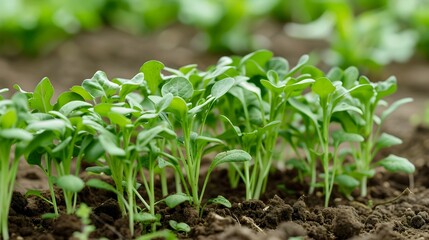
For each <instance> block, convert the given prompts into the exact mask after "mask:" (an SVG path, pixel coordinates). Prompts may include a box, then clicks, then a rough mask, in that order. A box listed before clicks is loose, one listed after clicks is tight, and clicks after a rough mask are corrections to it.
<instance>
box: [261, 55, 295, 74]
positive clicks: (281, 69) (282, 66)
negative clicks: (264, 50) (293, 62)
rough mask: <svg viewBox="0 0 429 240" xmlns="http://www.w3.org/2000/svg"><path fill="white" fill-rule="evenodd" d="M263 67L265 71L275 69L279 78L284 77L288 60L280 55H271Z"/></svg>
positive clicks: (287, 69)
mask: <svg viewBox="0 0 429 240" xmlns="http://www.w3.org/2000/svg"><path fill="white" fill-rule="evenodd" d="M265 68H266V70H267V71H270V70H273V71H275V72H276V73H277V74H278V75H279V76H280V78H284V77H285V76H286V74H287V73H288V71H289V62H288V61H287V60H286V59H284V58H282V57H273V58H271V59H270V60H269V61H268V62H267V64H266V66H265Z"/></svg>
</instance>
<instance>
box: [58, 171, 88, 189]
mask: <svg viewBox="0 0 429 240" xmlns="http://www.w3.org/2000/svg"><path fill="white" fill-rule="evenodd" d="M57 186H58V187H60V188H61V189H63V190H65V191H70V192H73V193H77V192H80V191H81V190H82V189H83V188H84V187H85V183H84V182H83V180H82V179H80V178H79V177H77V176H75V175H65V176H61V177H59V178H58V179H57Z"/></svg>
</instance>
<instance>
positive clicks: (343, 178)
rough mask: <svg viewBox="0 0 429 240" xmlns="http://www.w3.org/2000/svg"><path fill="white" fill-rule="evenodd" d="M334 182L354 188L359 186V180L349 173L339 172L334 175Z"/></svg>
mask: <svg viewBox="0 0 429 240" xmlns="http://www.w3.org/2000/svg"><path fill="white" fill-rule="evenodd" d="M335 183H336V184H338V185H339V186H341V187H344V188H348V189H354V188H356V187H358V186H359V184H360V183H359V181H358V180H356V179H355V178H354V177H351V176H349V175H345V174H341V175H338V176H335Z"/></svg>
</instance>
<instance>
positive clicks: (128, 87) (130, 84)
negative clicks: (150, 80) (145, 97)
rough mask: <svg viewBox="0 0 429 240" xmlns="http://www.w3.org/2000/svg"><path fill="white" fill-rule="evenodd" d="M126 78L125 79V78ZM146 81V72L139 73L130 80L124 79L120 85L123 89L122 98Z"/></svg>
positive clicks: (120, 94)
mask: <svg viewBox="0 0 429 240" xmlns="http://www.w3.org/2000/svg"><path fill="white" fill-rule="evenodd" d="M124 80H125V79H124ZM143 82H144V74H143V73H138V74H137V75H135V76H134V77H133V78H132V79H130V80H125V81H122V84H121V86H120V88H121V90H120V91H119V96H120V97H121V99H124V98H125V96H126V95H128V94H129V93H130V92H132V91H134V90H137V89H139V87H140V86H141V85H142V84H143Z"/></svg>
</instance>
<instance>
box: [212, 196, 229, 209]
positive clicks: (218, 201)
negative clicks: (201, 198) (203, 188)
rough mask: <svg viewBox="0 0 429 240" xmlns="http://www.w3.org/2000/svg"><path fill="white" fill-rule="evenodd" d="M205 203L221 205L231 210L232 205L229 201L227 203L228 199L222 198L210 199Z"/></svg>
mask: <svg viewBox="0 0 429 240" xmlns="http://www.w3.org/2000/svg"><path fill="white" fill-rule="evenodd" d="M207 203H212V204H220V205H223V206H225V207H227V208H231V206H232V204H231V202H230V201H228V199H226V198H225V197H224V196H220V195H219V196H217V197H215V198H211V199H209V200H208V201H207Z"/></svg>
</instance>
